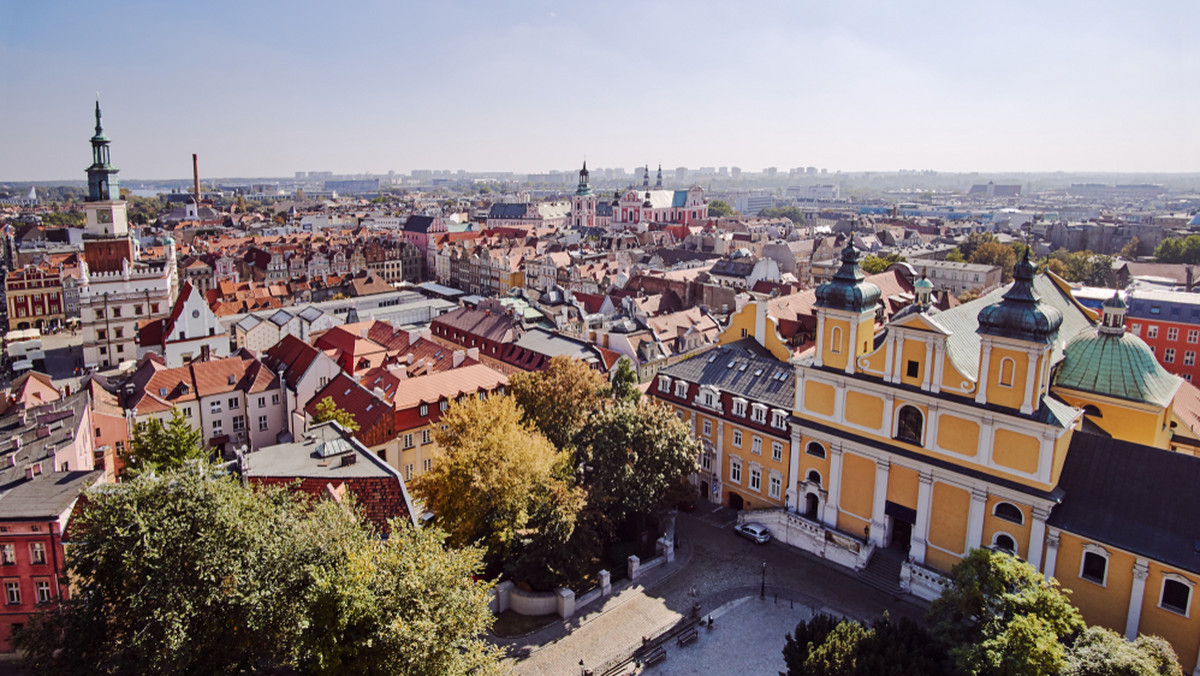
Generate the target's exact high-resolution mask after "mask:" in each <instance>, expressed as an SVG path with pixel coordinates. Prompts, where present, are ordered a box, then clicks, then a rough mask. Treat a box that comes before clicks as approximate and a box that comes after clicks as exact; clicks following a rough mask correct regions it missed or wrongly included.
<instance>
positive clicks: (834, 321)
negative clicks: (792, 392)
mask: <svg viewBox="0 0 1200 676" xmlns="http://www.w3.org/2000/svg"><path fill="white" fill-rule="evenodd" d="M879 296H880V291H879V287H878V286H875V285H874V284H872V283H870V282H868V281H866V275H864V274H863V271H862V268H860V267H859V266H858V251H857V250H856V249H855V248H854V239H853V238H852V237H851V238H847V241H846V248H844V249H842V265H841V267H840V268H838V271H837V272H835V273H834V275H833V279H831V280H829V281H828V282H826V283H824V284H822V285H821V286H818V287H817V303H816V314H817V348H816V355H815V357H814V360H813V364H814V365H815V366H825V367H830V368H835V369H841V370H844V371H845V372H846V373H854V370H855V365H856V362H857V361H858V358H859V357H860V356H862V355H864V354H866V353H867V352H870V351H871V350H873V349H874V341H875V305H876V304H878V303H879Z"/></svg>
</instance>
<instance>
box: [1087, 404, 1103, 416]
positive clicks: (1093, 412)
mask: <svg viewBox="0 0 1200 676" xmlns="http://www.w3.org/2000/svg"><path fill="white" fill-rule="evenodd" d="M1083 414H1084V415H1090V416H1092V417H1093V418H1103V417H1104V414H1103V413H1101V412H1100V408H1099V407H1098V406H1096V405H1094V404H1088V405H1087V406H1084V407H1083Z"/></svg>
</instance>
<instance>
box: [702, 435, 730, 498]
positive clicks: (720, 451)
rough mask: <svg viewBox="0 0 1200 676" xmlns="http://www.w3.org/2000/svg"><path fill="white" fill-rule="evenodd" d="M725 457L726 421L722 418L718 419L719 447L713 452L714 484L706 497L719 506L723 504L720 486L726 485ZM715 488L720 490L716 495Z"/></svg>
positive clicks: (709, 488)
mask: <svg viewBox="0 0 1200 676" xmlns="http://www.w3.org/2000/svg"><path fill="white" fill-rule="evenodd" d="M724 455H725V421H724V420H721V419H720V418H717V447H716V449H715V450H714V451H713V460H712V461H713V466H712V476H713V482H712V483H713V485H711V486H709V487H708V490H709V495H708V496H706V497H707V498H708V500H709V501H710V502H715V503H717V504H720V503H721V502H722V496H721V492H720V486H721V484H722V483H724V480H725V475H724V472H725V464H724V463H725V460H724ZM714 488H716V489H718V491H717V493H715V494H713V493H712V490H713V489H714Z"/></svg>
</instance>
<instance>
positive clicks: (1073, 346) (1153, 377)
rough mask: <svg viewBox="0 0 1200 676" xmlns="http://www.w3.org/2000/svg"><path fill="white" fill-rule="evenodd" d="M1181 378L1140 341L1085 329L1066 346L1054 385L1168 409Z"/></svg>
mask: <svg viewBox="0 0 1200 676" xmlns="http://www.w3.org/2000/svg"><path fill="white" fill-rule="evenodd" d="M1180 382H1181V381H1180V379H1179V378H1178V377H1177V376H1173V375H1171V374H1170V373H1167V371H1166V369H1164V368H1163V367H1162V366H1160V365H1159V363H1158V360H1157V359H1155V358H1154V353H1153V352H1151V351H1150V347H1149V346H1148V345H1146V343H1144V342H1142V339H1141V338H1138V337H1137V336H1134V335H1132V334H1129V333H1125V332H1124V331H1122V332H1120V333H1110V332H1101V331H1098V330H1095V329H1085V330H1084V331H1081V332H1080V333H1079V334H1078V335H1077V336H1075V337H1074V338H1072V339H1071V342H1069V343H1067V347H1066V349H1065V350H1064V351H1063V361H1062V366H1061V367H1060V368H1059V370H1058V376H1057V377H1056V378H1055V379H1054V384H1055V385H1057V386H1059V387H1068V388H1070V389H1072V390H1080V391H1082V392H1093V393H1095V394H1102V395H1105V396H1109V397H1115V398H1117V399H1126V400H1129V401H1138V402H1143V403H1148V404H1156V405H1158V406H1167V405H1169V404H1170V403H1171V399H1172V398H1173V397H1174V396H1175V392H1176V391H1177V390H1178V389H1179V384H1180Z"/></svg>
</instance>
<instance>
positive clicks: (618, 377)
mask: <svg viewBox="0 0 1200 676" xmlns="http://www.w3.org/2000/svg"><path fill="white" fill-rule="evenodd" d="M637 385H638V381H637V373H636V372H635V371H634V370H633V362H632V361H631V360H630V359H629V357H621V358H620V359H619V360H617V368H616V370H615V371H614V372H613V376H612V395H613V399H616V400H617V401H632V402H637V401H638V400H639V399H641V398H642V392H641V390H639V389H638V387H637Z"/></svg>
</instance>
